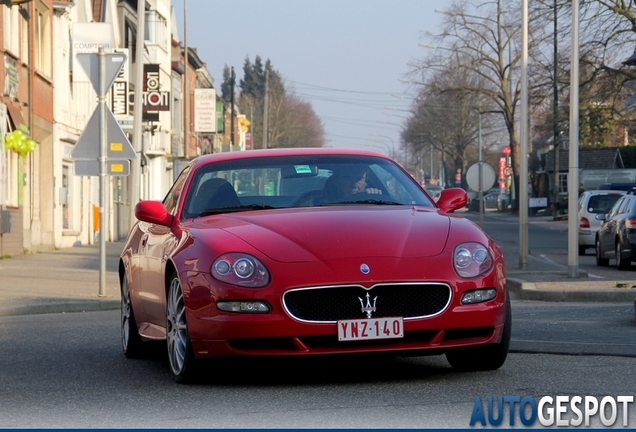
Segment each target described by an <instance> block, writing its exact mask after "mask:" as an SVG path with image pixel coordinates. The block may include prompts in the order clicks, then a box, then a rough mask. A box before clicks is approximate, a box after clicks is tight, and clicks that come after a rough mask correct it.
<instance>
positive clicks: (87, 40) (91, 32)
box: [71, 22, 115, 82]
mask: <svg viewBox="0 0 636 432" xmlns="http://www.w3.org/2000/svg"><path fill="white" fill-rule="evenodd" d="M71 38H72V49H73V53H72V59H73V82H90V81H91V79H90V77H89V76H88V74H87V73H86V72H85V71H84V69H83V68H82V67H81V65H80V64H79V63H78V60H77V54H80V53H97V52H99V48H100V47H101V48H104V51H105V52H112V51H113V49H114V48H115V36H114V34H113V26H112V24H110V23H97V22H91V23H73V28H72V30H71Z"/></svg>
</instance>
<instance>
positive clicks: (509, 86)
mask: <svg viewBox="0 0 636 432" xmlns="http://www.w3.org/2000/svg"><path fill="white" fill-rule="evenodd" d="M503 3H505V2H503V1H502V0H492V1H487V2H482V1H479V2H476V1H470V0H460V1H456V2H454V3H453V4H452V5H451V7H450V8H449V9H448V10H445V11H440V12H441V13H443V14H444V15H445V21H444V26H443V29H442V31H441V32H440V33H439V34H430V33H427V34H426V35H425V36H426V39H427V40H428V41H429V42H431V43H432V48H434V50H433V51H432V54H431V55H429V56H428V57H426V58H424V59H423V60H421V62H419V63H418V64H417V65H416V69H414V70H413V71H412V73H411V75H412V76H419V77H420V79H421V80H424V79H425V78H424V77H426V76H428V75H430V74H434V73H435V72H443V71H444V70H445V69H446V68H447V61H446V60H447V59H448V57H449V55H454V56H457V58H459V59H461V62H459V63H458V64H457V66H456V67H457V69H459V70H460V71H463V72H464V73H465V74H469V73H470V74H473V75H476V76H479V77H480V79H479V80H476V81H475V82H474V84H475V85H476V86H474V87H472V86H470V85H468V86H467V84H466V83H464V82H461V83H458V85H457V86H456V87H457V90H461V91H464V92H472V93H475V94H479V95H481V96H482V99H483V102H484V104H492V106H493V107H494V108H493V109H492V110H493V111H498V112H499V113H500V115H501V117H502V118H503V122H504V124H505V127H506V130H507V133H508V145H509V146H510V148H511V150H512V152H511V159H512V165H513V172H514V178H515V182H514V183H515V188H516V193H515V196H518V185H519V177H518V176H519V172H520V161H521V155H520V146H519V137H518V131H517V129H518V126H517V122H516V118H515V115H516V109H517V105H518V102H519V98H520V83H519V75H520V73H519V69H518V66H519V62H520V29H521V22H520V16H519V11H518V10H517V9H516V8H510V7H506V8H504V7H503ZM535 15H536V13H535V14H534V15H533V14H531V22H535V21H536V18H537V17H536V16H535ZM531 30H535V29H534V28H533V27H531ZM540 30H541V29H540V28H537V29H536V33H537V34H539V35H542V33H541V31H540ZM531 41H532V42H531V43H530V44H529V47H528V50H529V52H532V51H536V50H537V49H538V47H540V43H539V41H538V40H537V39H532V38H531ZM429 46H430V45H429ZM449 53H450V54H449ZM516 68H517V69H516Z"/></svg>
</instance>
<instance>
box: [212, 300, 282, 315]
mask: <svg viewBox="0 0 636 432" xmlns="http://www.w3.org/2000/svg"><path fill="white" fill-rule="evenodd" d="M216 307H218V308H219V309H221V310H222V311H225V312H241V313H269V312H271V309H270V307H269V304H267V302H264V301H258V300H251V301H220V302H217V303H216Z"/></svg>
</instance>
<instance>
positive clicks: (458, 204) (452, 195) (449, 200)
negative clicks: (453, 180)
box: [437, 188, 468, 213]
mask: <svg viewBox="0 0 636 432" xmlns="http://www.w3.org/2000/svg"><path fill="white" fill-rule="evenodd" d="M467 202H468V194H467V193H466V191H465V190H464V189H462V188H448V189H444V190H443V191H442V193H441V194H440V196H439V199H438V200H437V207H439V209H440V210H442V211H443V212H444V213H450V212H452V211H455V210H457V209H460V208H462V207H465V206H466V203H467Z"/></svg>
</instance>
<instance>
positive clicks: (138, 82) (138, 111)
mask: <svg viewBox="0 0 636 432" xmlns="http://www.w3.org/2000/svg"><path fill="white" fill-rule="evenodd" d="M145 5H146V1H145V0H137V39H136V40H135V51H136V52H135V108H134V112H133V115H134V117H133V140H132V146H133V149H134V150H135V154H138V153H140V152H141V140H142V139H143V131H142V125H141V122H142V119H143V115H144V114H143V112H144V105H143V97H142V90H143V83H142V81H143V74H144V33H145V32H146V30H145V23H146V19H145V18H146V17H145V14H146V6H145ZM140 171H141V166H139V163H138V162H137V161H132V162H131V163H130V175H129V176H128V198H129V203H130V208H129V219H128V223H129V225H130V227H132V226H133V224H134V223H135V206H136V205H137V202H139V184H140V177H141V176H140ZM101 235H104V233H101Z"/></svg>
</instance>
